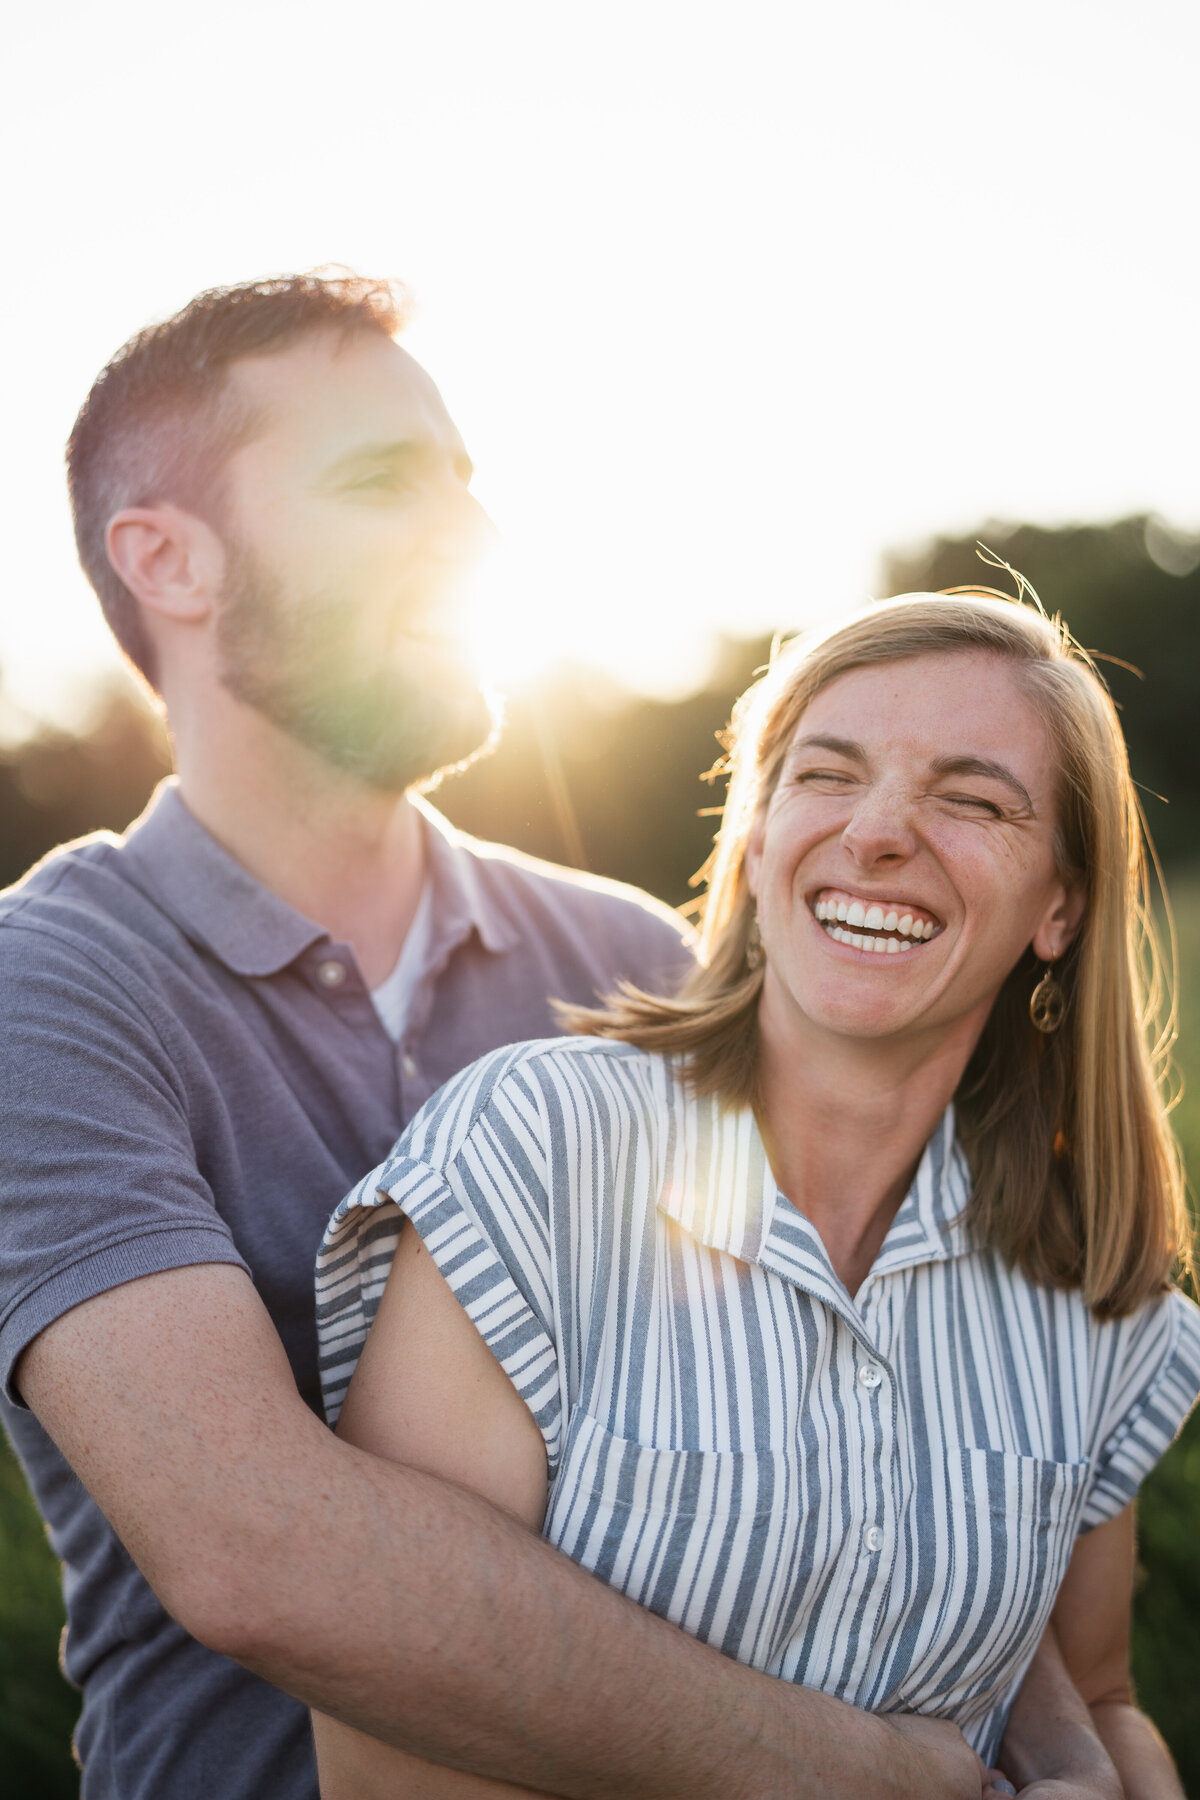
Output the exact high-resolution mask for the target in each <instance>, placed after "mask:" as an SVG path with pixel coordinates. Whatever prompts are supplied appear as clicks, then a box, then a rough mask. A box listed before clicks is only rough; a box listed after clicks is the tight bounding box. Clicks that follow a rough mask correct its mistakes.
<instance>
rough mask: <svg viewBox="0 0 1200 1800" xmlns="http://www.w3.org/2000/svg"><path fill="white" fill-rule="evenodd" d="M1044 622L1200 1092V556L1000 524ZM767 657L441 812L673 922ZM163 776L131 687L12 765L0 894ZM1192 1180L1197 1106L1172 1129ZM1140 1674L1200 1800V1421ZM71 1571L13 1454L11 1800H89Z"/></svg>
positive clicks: (1, 1460) (3, 1553)
mask: <svg viewBox="0 0 1200 1800" xmlns="http://www.w3.org/2000/svg"><path fill="white" fill-rule="evenodd" d="M978 535H979V538H980V539H981V540H982V541H983V542H984V543H985V544H986V545H987V546H988V549H989V550H990V552H992V553H993V554H994V555H995V556H996V557H998V558H1000V559H1001V560H1002V561H1003V562H1005V563H1008V564H1009V565H1011V567H1012V568H1014V569H1017V570H1019V571H1020V572H1021V574H1022V575H1023V576H1024V577H1025V579H1026V580H1027V581H1028V582H1030V583H1031V584H1032V586H1033V587H1034V588H1035V589H1036V590H1037V592H1038V593H1039V595H1040V597H1041V599H1042V602H1043V604H1044V605H1045V607H1046V610H1047V611H1048V612H1051V613H1054V612H1062V613H1063V615H1064V616H1065V617H1066V619H1067V620H1068V622H1069V623H1070V625H1071V627H1072V629H1073V630H1074V632H1075V635H1076V636H1077V637H1078V638H1079V639H1080V640H1081V641H1082V642H1083V643H1084V645H1085V646H1087V647H1088V648H1089V649H1092V650H1095V651H1097V652H1100V653H1103V655H1105V656H1106V657H1110V658H1115V659H1116V660H1115V661H1111V662H1110V661H1105V662H1103V663H1101V665H1100V666H1101V668H1102V671H1103V673H1104V675H1105V678H1106V679H1107V680H1108V682H1109V685H1110V687H1111V689H1112V692H1113V695H1114V698H1115V699H1116V701H1117V704H1118V705H1119V707H1120V708H1121V713H1122V718H1123V721H1124V724H1125V728H1126V734H1127V736H1128V739H1129V743H1130V750H1131V757H1132V762H1133V770H1134V776H1135V778H1136V779H1137V780H1138V782H1139V783H1140V784H1141V787H1142V792H1143V799H1144V802H1145V805H1146V810H1147V815H1148V818H1149V821H1150V825H1151V829H1152V831H1153V833H1154V836H1155V839H1156V841H1157V843H1158V846H1159V849H1160V851H1161V853H1162V856H1163V860H1164V863H1165V864H1166V866H1167V870H1168V877H1169V881H1170V885H1171V887H1172V891H1173V893H1174V894H1175V897H1176V903H1177V911H1178V915H1179V925H1180V943H1181V949H1182V959H1181V960H1182V972H1183V1015H1182V1017H1183V1032H1182V1040H1181V1052H1180V1057H1179V1061H1180V1063H1181V1066H1182V1067H1183V1069H1184V1072H1185V1074H1186V1070H1187V1066H1188V1064H1189V1063H1190V1064H1191V1065H1192V1067H1193V1068H1194V1069H1195V1070H1196V1071H1197V1074H1198V1075H1200V734H1197V731H1196V728H1195V725H1196V714H1197V697H1198V694H1200V540H1191V539H1188V538H1185V537H1183V536H1181V535H1180V534H1178V533H1176V532H1173V531H1171V530H1170V529H1169V528H1168V527H1167V526H1166V525H1164V524H1163V523H1162V522H1161V521H1159V520H1157V519H1154V518H1134V519H1126V520H1122V521H1120V522H1118V523H1115V524H1110V525H1095V526H1078V527H1071V528H1065V529H1060V530H1050V529H1045V528H1041V527H1036V526H1026V525H1021V526H1008V525H1004V524H996V523H992V524H989V525H987V526H985V527H984V528H983V529H982V530H981V531H980V533H979V534H978ZM963 584H967V585H972V586H979V585H981V584H983V585H991V586H996V587H1000V588H1004V589H1006V590H1010V591H1011V589H1012V586H1013V583H1012V581H1011V579H1010V578H1009V577H1008V576H1006V575H1005V574H1004V573H1003V572H1002V571H998V570H997V569H995V568H991V567H987V566H985V565H984V564H983V563H981V561H980V559H979V556H978V553H977V546H976V540H975V539H974V538H971V539H965V538H964V539H961V540H960V539H939V540H938V541H936V542H935V543H933V544H930V545H925V546H923V547H921V548H920V549H917V550H914V551H912V552H906V553H903V554H896V555H894V556H892V557H891V558H890V559H889V560H888V561H887V563H886V565H885V568H884V571H883V579H882V581H881V582H880V585H879V589H878V591H879V592H880V593H881V594H884V593H904V592H909V591H913V590H917V589H926V590H928V589H937V588H945V587H952V586H958V585H963ZM768 654H769V644H768V642H767V641H765V640H763V641H732V640H731V641H729V642H726V643H725V645H724V646H723V649H722V652H721V655H720V656H719V658H718V659H717V664H716V667H715V669H714V672H713V674H712V676H711V678H710V680H709V682H708V684H707V685H706V686H705V688H704V689H703V690H702V691H701V692H699V693H695V694H692V695H690V696H688V697H687V698H685V699H683V700H679V701H674V702H667V701H654V700H647V699H636V698H634V697H632V696H630V695H628V694H626V693H624V692H623V691H621V690H620V689H618V688H616V687H614V686H613V685H612V684H611V683H610V682H606V681H605V680H604V679H603V678H602V677H600V676H598V675H596V674H595V673H593V672H591V671H585V670H578V669H576V670H565V671H562V672H560V675H559V677H558V679H557V680H556V681H555V682H554V683H553V684H547V685H546V686H545V687H544V688H543V689H539V690H538V691H536V692H530V693H528V694H524V695H520V696H518V697H517V698H515V699H514V700H513V701H512V703H511V704H510V707H509V716H508V721H507V725H506V729H505V733H504V737H503V740H502V743H501V746H500V748H499V749H498V750H497V752H496V753H495V754H494V755H492V756H491V757H489V758H487V759H486V760H484V761H482V762H480V763H478V764H476V765H475V766H474V767H473V768H472V769H470V770H468V771H467V772H466V773H465V774H463V775H461V776H458V777H456V778H454V779H453V780H451V781H448V782H447V783H446V784H445V785H444V786H442V787H441V788H439V789H438V790H437V792H436V793H435V794H434V795H433V799H434V803H435V804H436V805H437V806H438V807H439V808H440V809H441V810H442V811H443V812H445V813H446V814H447V815H448V816H449V817H450V818H451V819H452V820H453V821H454V822H455V824H457V825H460V826H461V827H462V828H463V829H465V830H467V831H471V832H474V833H475V834H477V835H478V836H481V837H487V838H494V839H497V840H500V841H502V842H506V843H510V844H514V845H516V846H517V847H519V848H520V849H522V850H525V851H528V852H529V853H531V854H533V855H537V856H543V857H548V858H550V859H552V860H555V861H560V862H569V863H574V864H576V865H578V866H582V867H586V868H588V869H590V870H592V871H593V872H596V873H601V874H605V875H613V876H617V877H619V878H620V879H622V880H625V881H631V882H634V883H636V884H638V885H639V886H641V887H645V888H647V889H649V890H650V891H651V892H653V893H656V894H658V895H660V896H661V897H662V898H663V899H665V900H668V901H669V902H671V903H672V904H674V905H678V904H680V903H682V902H685V901H686V900H687V899H688V898H689V897H691V895H692V890H691V889H690V887H689V879H690V877H691V876H692V875H693V873H694V872H695V871H696V870H697V869H698V868H699V867H700V865H701V864H702V863H703V861H704V859H705V857H706V856H707V854H708V850H709V848H710V846H711V842H712V835H713V831H714V828H715V824H716V821H715V819H714V818H713V817H711V816H705V809H711V808H712V807H714V806H716V805H718V804H719V803H720V800H721V798H722V795H723V789H722V787H721V785H720V783H717V784H716V785H715V786H705V785H703V784H702V783H701V781H700V779H699V778H700V776H701V775H702V773H703V772H704V771H706V770H708V769H710V768H711V766H712V764H713V762H714V760H715V759H716V758H717V756H718V755H719V745H718V743H717V738H716V734H717V733H718V732H719V731H720V730H721V728H722V727H723V726H724V724H725V723H726V721H727V719H728V716H729V711H730V707H731V704H732V701H733V699H734V698H735V696H736V695H737V694H738V693H739V692H740V691H741V690H742V688H744V687H745V686H746V685H747V683H748V682H749V681H750V680H751V679H752V677H753V675H754V673H755V672H756V670H758V669H760V668H761V667H762V666H763V664H764V663H765V662H766V659H767V656H768ZM167 766H168V753H167V746H166V743H165V739H164V737H163V734H162V730H161V727H160V725H159V723H158V721H157V720H156V719H155V718H154V717H153V715H151V714H150V713H149V712H148V711H147V710H146V709H145V708H144V707H143V706H141V705H140V704H139V703H137V702H136V701H134V700H133V699H132V698H131V697H130V694H129V693H128V692H127V691H126V690H125V689H124V688H122V689H121V690H120V691H113V692H111V693H109V694H108V695H107V696H105V697H104V698H103V699H102V701H101V703H100V705H99V706H98V709H97V711H96V713H95V715H94V717H93V719H92V720H91V721H90V723H89V724H88V725H87V727H86V728H85V729H82V730H81V731H80V732H79V733H78V734H76V735H72V734H70V733H65V732H59V731H50V730H43V731H41V732H39V733H37V734H35V735H34V736H32V737H30V738H28V739H27V740H26V741H25V742H23V743H21V744H20V745H18V746H16V747H15V748H13V749H11V750H9V751H8V752H6V753H0V885H3V884H4V883H7V882H9V881H12V880H15V879H17V877H18V876H19V875H20V874H21V873H22V872H23V871H24V870H25V869H26V868H28V867H29V865H30V864H31V863H33V862H34V861H36V860H37V858H38V857H39V856H41V855H43V854H45V852H46V851H47V850H49V849H50V848H52V847H53V846H54V845H55V844H57V843H61V842H62V841H64V840H65V839H68V838H71V837H75V836H78V835H80V834H82V833H84V832H87V831H92V830H96V829H109V830H121V829H122V828H123V827H124V826H125V825H126V824H127V823H128V822H129V820H130V819H132V818H133V817H134V816H135V815H136V813H137V812H138V811H139V810H140V808H141V806H142V804H143V803H144V801H145V799H146V798H147V796H148V795H149V793H150V791H151V789H152V788H153V786H154V784H155V782H156V781H157V780H158V779H159V778H160V777H161V775H162V774H163V773H164V772H165V770H166V768H167ZM1178 1122H1179V1125H1180V1130H1181V1138H1182V1140H1183V1142H1184V1145H1185V1150H1186V1152H1187V1154H1188V1156H1189V1161H1190V1163H1191V1167H1192V1169H1193V1171H1195V1170H1197V1169H1198V1168H1200V1109H1196V1108H1195V1107H1194V1106H1193V1105H1192V1103H1191V1101H1190V1099H1188V1100H1185V1103H1184V1106H1183V1107H1182V1108H1181V1110H1180V1113H1179V1115H1178ZM1139 1582H1140V1587H1139V1593H1138V1598H1137V1609H1136V1620H1135V1664H1136V1676H1137V1681H1138V1688H1139V1695H1140V1698H1141V1700H1142V1703H1143V1704H1144V1705H1145V1706H1146V1707H1147V1709H1148V1710H1149V1711H1150V1713H1151V1714H1152V1715H1153V1716H1154V1717H1155V1719H1156V1720H1157V1721H1158V1723H1159V1725H1160V1727H1161V1729H1162V1730H1163V1732H1164V1734H1165V1736H1166V1737H1167V1739H1168V1741H1169V1742H1170V1743H1171V1746H1172V1748H1173V1750H1174V1752H1175V1755H1176V1758H1177V1760H1178V1762H1179V1765H1180V1769H1181V1772H1182V1774H1183V1776H1184V1781H1185V1785H1186V1786H1187V1788H1188V1791H1189V1792H1190V1793H1192V1794H1194V1795H1196V1796H1198V1797H1200V1708H1198V1707H1197V1702H1196V1695H1197V1693H1198V1692H1200V1423H1198V1422H1194V1423H1193V1425H1192V1426H1191V1427H1190V1428H1189V1429H1188V1430H1187V1431H1185V1433H1184V1435H1183V1437H1182V1438H1181V1439H1180V1441H1179V1443H1178V1444H1177V1445H1176V1446H1175V1447H1174V1449H1173V1450H1172V1451H1171V1452H1170V1454H1169V1455H1168V1457H1167V1458H1166V1459H1165V1460H1164V1462H1163V1464H1162V1465H1161V1467H1160V1469H1159V1470H1158V1471H1157V1472H1156V1474H1155V1475H1154V1476H1153V1477H1152V1478H1151V1480H1150V1482H1149V1483H1148V1484H1147V1487H1146V1489H1145V1491H1144V1495H1143V1501H1142V1506H1141V1570H1140V1574H1139ZM61 1617H62V1614H61V1605H60V1603H59V1601H58V1599H57V1586H56V1570H55V1568H54V1565H53V1562H52V1559H51V1558H50V1555H49V1552H48V1550H47V1549H46V1547H45V1543H44V1539H43V1538H42V1536H41V1532H40V1527H39V1526H38V1523H37V1520H36V1517H35V1515H34V1514H33V1512H32V1509H31V1507H30V1505H29V1502H28V1499H27V1497H26V1495H25V1493H24V1488H23V1484H22V1482H21V1478H20V1475H19V1472H18V1471H17V1470H16V1468H15V1465H14V1464H13V1463H12V1461H11V1459H9V1458H7V1457H0V1767H2V1768H3V1769H4V1770H5V1784H4V1787H5V1792H11V1793H13V1794H14V1795H20V1796H22V1800H41V1797H42V1796H45V1797H46V1800H51V1797H55V1800H56V1797H57V1796H67V1795H71V1794H74V1793H76V1792H77V1790H78V1784H77V1776H76V1772H75V1771H74V1769H73V1767H72V1764H71V1761H70V1758H69V1755H68V1753H67V1749H66V1744H67V1739H68V1736H69V1731H70V1725H71V1721H72V1719H73V1716H74V1711H75V1700H74V1696H73V1695H72V1694H71V1693H70V1691H69V1690H68V1689H67V1687H66V1686H65V1684H64V1683H63V1682H62V1680H61V1678H60V1677H59V1676H58V1675H57V1672H56V1668H55V1651H56V1639H57V1633H58V1631H59V1628H60V1626H61Z"/></svg>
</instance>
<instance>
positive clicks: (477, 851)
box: [408, 794, 520, 957]
mask: <svg viewBox="0 0 1200 1800" xmlns="http://www.w3.org/2000/svg"><path fill="white" fill-rule="evenodd" d="M408 798H409V802H410V804H411V805H412V806H413V808H414V809H415V811H416V813H417V816H418V817H419V818H420V820H421V822H422V824H423V826H424V827H425V854H426V856H427V858H428V866H429V877H430V881H431V882H432V884H433V938H432V942H431V946H430V948H431V950H432V952H433V954H434V956H435V957H436V956H437V954H438V953H439V950H447V949H452V948H453V947H454V946H455V945H456V944H459V943H461V942H462V941H463V940H464V939H465V938H467V937H468V936H469V935H470V934H471V933H472V932H475V933H476V934H477V935H478V937H479V941H480V943H481V944H482V945H483V947H484V949H485V950H491V951H494V952H499V951H504V950H514V949H516V947H517V945H518V944H519V942H520V934H519V932H518V931H517V928H516V926H515V925H514V924H513V922H512V920H511V919H509V918H507V917H506V916H505V915H504V913H502V912H501V911H500V909H499V908H498V907H497V905H496V902H495V900H494V898H493V896H492V894H491V892H490V891H489V887H488V883H487V879H486V877H487V868H488V855H489V851H491V852H492V854H493V855H494V854H495V852H494V850H493V849H492V846H491V845H488V844H481V843H479V842H478V840H477V839H475V838H473V837H469V836H468V835H467V833H466V832H464V831H459V830H457V828H456V827H455V826H453V825H451V823H450V821H449V820H448V819H445V818H443V817H442V815H441V813H440V812H438V811H437V809H436V808H435V807H432V806H430V804H429V802H428V800H425V799H423V798H422V797H421V795H419V794H410V795H409V797H408Z"/></svg>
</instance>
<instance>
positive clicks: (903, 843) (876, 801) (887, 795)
mask: <svg viewBox="0 0 1200 1800" xmlns="http://www.w3.org/2000/svg"><path fill="white" fill-rule="evenodd" d="M842 844H843V846H844V848H845V849H846V850H848V851H849V853H850V855H851V856H852V857H853V858H854V861H855V862H856V863H857V864H858V865H859V867H860V868H870V867H871V866H872V865H873V864H875V863H880V862H903V861H904V860H905V859H906V858H907V857H909V856H911V855H912V854H913V851H914V849H915V848H916V831H915V828H914V823H913V818H912V805H911V800H910V798H909V796H908V795H906V794H905V793H903V792H902V791H901V790H899V789H897V788H894V787H886V786H883V785H880V786H877V787H871V788H868V789H867V791H866V793H865V794H863V795H862V797H861V798H860V799H859V801H858V803H857V805H856V806H855V808H854V812H853V814H852V815H851V817H850V820H849V822H848V823H847V825H846V827H845V829H844V830H843V832H842Z"/></svg>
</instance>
